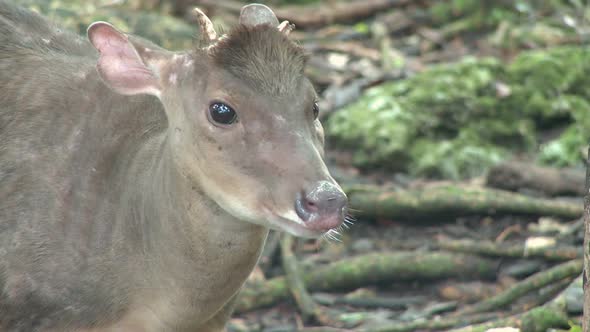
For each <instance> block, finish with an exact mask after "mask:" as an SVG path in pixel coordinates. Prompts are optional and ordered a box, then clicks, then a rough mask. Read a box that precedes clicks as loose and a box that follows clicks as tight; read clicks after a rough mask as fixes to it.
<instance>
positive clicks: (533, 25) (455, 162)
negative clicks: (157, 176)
mask: <svg viewBox="0 0 590 332" xmlns="http://www.w3.org/2000/svg"><path fill="white" fill-rule="evenodd" d="M15 2H18V3H19V4H22V5H26V6H28V7H29V8H33V9H35V10H38V11H40V12H42V13H44V14H45V15H48V16H49V17H50V18H52V19H53V20H55V21H57V22H59V23H60V24H62V25H65V26H66V27H68V28H70V29H77V30H78V31H79V32H80V33H85V29H86V27H87V26H88V24H89V23H90V22H92V21H95V20H109V21H111V22H113V20H114V22H113V23H116V24H117V26H119V27H123V28H125V29H126V30H127V31H130V32H133V33H136V34H139V35H142V36H144V37H147V38H149V39H151V40H152V41H154V42H156V43H159V44H161V45H163V46H165V47H167V48H177V49H178V48H187V47H189V45H190V44H191V43H192V38H191V37H192V36H193V35H194V34H195V33H196V29H197V27H196V24H195V20H194V17H193V16H191V14H190V12H191V10H190V9H191V8H192V7H194V6H198V7H200V8H201V9H203V10H204V11H205V12H206V13H207V15H208V16H209V17H211V18H212V19H213V22H214V23H215V24H216V25H221V26H226V27H227V26H231V25H233V24H234V23H233V22H236V20H237V16H238V14H239V10H240V8H241V6H243V5H244V3H245V2H242V1H232V0H230V1H214V0H128V1H112V0H104V1H96V3H99V5H95V4H90V2H85V1H78V0H51V1H46V0H19V1H15ZM265 3H266V4H268V5H269V6H271V7H272V8H273V9H274V10H275V13H276V14H277V16H278V17H279V19H281V20H282V19H285V20H289V21H290V22H292V23H295V25H296V26H297V28H296V30H295V31H293V32H292V33H291V37H292V38H293V39H295V40H297V42H298V43H300V44H301V45H302V46H303V47H305V48H306V49H307V51H308V52H309V54H310V58H309V62H308V66H307V72H306V73H307V75H308V76H309V78H310V79H311V81H312V82H313V84H314V85H315V87H316V90H317V91H318V95H319V97H320V98H319V102H320V108H321V111H320V112H321V113H320V114H321V115H320V116H321V119H322V120H323V122H324V125H325V127H326V132H327V134H328V135H327V136H328V137H327V151H328V152H327V159H328V163H329V167H330V169H331V171H332V173H333V175H334V177H335V178H336V179H337V180H338V181H339V182H340V183H341V184H342V186H343V187H344V189H345V191H346V192H347V194H348V196H349V198H350V203H351V211H350V214H351V216H352V217H353V218H354V219H355V221H353V222H352V221H351V222H350V223H348V222H347V224H346V227H344V228H343V229H342V230H341V231H340V232H339V233H340V234H336V233H333V232H332V233H330V234H328V235H327V236H326V237H325V238H322V239H320V240H304V239H299V240H294V239H292V238H291V237H290V236H286V235H281V234H278V233H275V232H272V233H271V235H270V237H269V239H268V241H267V246H266V248H265V250H264V253H263V256H262V258H261V260H260V264H259V267H257V269H256V270H255V271H254V273H253V274H252V276H251V277H250V279H249V280H248V282H247V283H246V286H245V287H244V289H243V291H242V294H241V296H240V298H239V299H238V303H237V307H236V313H235V314H234V316H233V317H234V318H233V319H232V320H231V322H230V324H229V326H228V329H229V331H244V332H245V331H264V332H271V331H273V332H278V331H294V330H305V331H338V330H355V331H381V332H385V331H443V330H454V331H486V330H488V329H490V328H506V329H504V330H503V331H523V332H535V331H539V332H541V331H548V330H564V331H580V329H579V325H580V324H581V313H582V288H581V283H582V280H581V271H582V242H583V222H582V219H581V217H582V213H583V195H584V193H585V188H584V169H585V163H584V161H585V160H586V158H587V153H586V151H587V150H586V149H587V143H588V139H590V130H587V128H588V126H590V103H589V97H590V93H589V92H588V91H589V89H587V86H588V85H587V84H585V82H587V83H588V84H590V81H584V80H588V79H589V78H590V75H589V74H590V52H589V51H588V42H589V41H590V39H589V36H590V25H589V24H588V18H589V17H590V9H589V7H588V5H586V4H585V3H584V1H575V0H571V1H566V0H563V1H534V0H519V1H489V2H487V1H474V0H441V1H428V0H421V1H409V0H356V1H345V0H339V1H309V0H307V1H279V0H275V1H267V2H265ZM521 55H523V56H521ZM490 59H491V60H490ZM563 166H567V167H566V168H561V167H563ZM558 167H560V168H558ZM293 258H297V259H296V260H294V259H293ZM285 271H287V272H285ZM285 275H286V277H285Z"/></svg>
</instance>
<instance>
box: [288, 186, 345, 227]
mask: <svg viewBox="0 0 590 332" xmlns="http://www.w3.org/2000/svg"><path fill="white" fill-rule="evenodd" d="M347 202H348V199H347V197H346V195H345V194H344V192H342V190H341V189H340V188H339V187H338V186H337V185H335V184H334V183H332V182H328V181H319V182H317V183H315V184H314V186H313V187H312V188H311V189H310V190H308V191H304V192H302V193H301V194H300V195H299V197H298V198H297V199H296V200H295V212H296V213H297V215H298V216H299V218H301V220H303V222H304V223H305V227H306V228H309V229H312V230H317V231H328V230H330V229H333V228H336V227H338V226H340V224H342V222H343V220H344V216H345V215H346V210H347Z"/></svg>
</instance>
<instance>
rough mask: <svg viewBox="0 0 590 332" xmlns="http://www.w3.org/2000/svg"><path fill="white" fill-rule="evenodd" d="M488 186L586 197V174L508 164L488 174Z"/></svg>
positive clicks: (552, 194)
mask: <svg viewBox="0 0 590 332" xmlns="http://www.w3.org/2000/svg"><path fill="white" fill-rule="evenodd" d="M486 182H487V185H488V186H490V187H494V188H499V189H505V190H511V191H517V190H519V189H521V188H526V189H533V190H536V191H540V192H542V193H545V194H547V195H549V196H558V195H575V196H580V197H582V196H584V193H585V191H584V172H582V171H579V170H576V169H566V168H564V169H558V168H552V167H542V166H537V165H534V164H532V163H530V164H529V163H523V162H514V161H513V162H506V163H502V164H499V165H497V166H495V167H493V168H492V169H490V171H489V172H488V175H487V178H486Z"/></svg>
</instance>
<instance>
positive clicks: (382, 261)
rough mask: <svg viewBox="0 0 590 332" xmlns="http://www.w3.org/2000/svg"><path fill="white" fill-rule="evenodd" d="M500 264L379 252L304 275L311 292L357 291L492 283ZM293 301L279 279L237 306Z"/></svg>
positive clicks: (247, 291)
mask: <svg viewBox="0 0 590 332" xmlns="http://www.w3.org/2000/svg"><path fill="white" fill-rule="evenodd" d="M496 268H497V262H496V261H493V260H489V259H485V258H480V257H477V256H471V255H462V254H454V253H448V252H427V253H416V252H380V253H371V254H367V255H361V256H356V257H353V258H350V259H345V260H342V261H338V262H335V263H332V264H329V265H327V266H325V267H322V268H318V269H317V270H313V271H306V273H304V282H305V284H306V285H307V287H308V289H309V290H310V291H325V290H335V289H354V288H357V287H361V286H366V285H370V284H378V283H383V282H392V281H416V280H435V279H444V278H466V277H467V278H474V279H491V278H494V277H495V276H496ZM288 298H290V293H289V288H288V287H287V283H286V280H285V278H284V277H277V278H273V279H270V280H268V281H265V282H261V283H258V284H250V285H247V286H246V287H244V289H242V291H241V294H240V296H239V299H238V303H237V306H236V311H237V312H244V311H248V310H253V309H256V308H261V307H264V306H269V305H272V304H274V303H276V302H279V301H282V300H286V299H288Z"/></svg>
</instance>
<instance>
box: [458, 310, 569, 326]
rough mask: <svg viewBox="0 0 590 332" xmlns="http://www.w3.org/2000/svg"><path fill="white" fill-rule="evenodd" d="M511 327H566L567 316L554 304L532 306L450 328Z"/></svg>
mask: <svg viewBox="0 0 590 332" xmlns="http://www.w3.org/2000/svg"><path fill="white" fill-rule="evenodd" d="M499 327H513V328H517V329H519V330H520V331H523V332H524V331H526V332H545V331H547V330H548V329H550V328H567V327H569V325H568V317H567V314H566V313H565V311H563V310H562V309H561V308H559V307H556V306H542V307H537V308H533V309H531V310H529V311H527V312H525V313H522V314H518V315H514V316H510V317H508V318H503V319H499V320H495V321H492V322H488V323H483V324H478V325H471V326H468V327H464V328H460V329H455V330H451V331H452V332H485V331H487V330H489V329H492V328H499Z"/></svg>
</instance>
